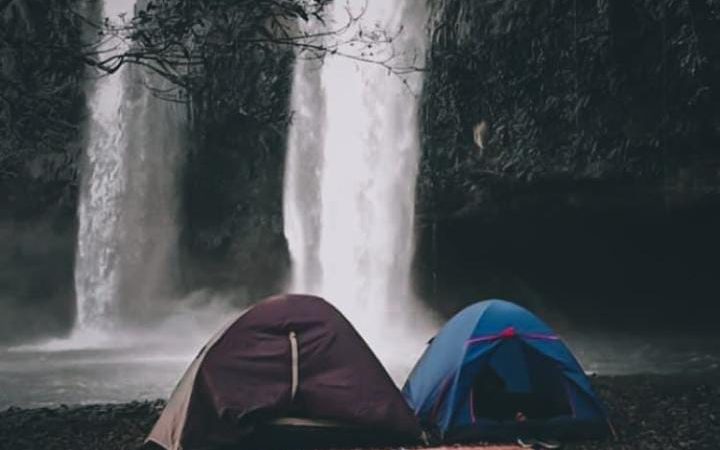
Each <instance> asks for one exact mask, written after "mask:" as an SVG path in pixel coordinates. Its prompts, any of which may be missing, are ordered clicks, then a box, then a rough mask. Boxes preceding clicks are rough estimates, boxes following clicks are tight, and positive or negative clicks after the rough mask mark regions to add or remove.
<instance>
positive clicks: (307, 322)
mask: <svg viewBox="0 0 720 450" xmlns="http://www.w3.org/2000/svg"><path fill="white" fill-rule="evenodd" d="M285 417H296V418H300V419H308V420H311V421H312V420H317V421H318V422H319V423H320V422H324V421H329V422H332V423H340V424H343V425H347V426H349V427H351V428H362V429H367V428H372V430H373V433H375V434H376V435H380V434H387V435H388V436H393V439H402V440H405V441H415V440H417V439H418V438H419V436H420V435H421V430H420V427H419V424H418V421H417V419H416V417H415V416H414V415H413V413H412V411H411V410H410V408H409V407H408V405H407V403H406V402H405V400H404V399H403V396H402V394H401V393H400V391H399V390H398V389H397V388H396V387H395V385H394V383H393V382H392V380H391V378H390V376H389V375H388V374H387V372H386V371H385V369H384V368H383V367H382V365H381V364H380V362H379V361H378V359H377V358H376V357H375V355H374V354H373V353H372V351H371V350H370V348H369V347H368V346H367V344H366V343H365V342H364V341H363V339H362V338H361V337H360V335H359V334H358V333H357V332H356V331H355V329H354V328H353V327H352V325H351V324H350V323H349V322H348V321H347V320H346V319H345V318H344V317H343V316H342V314H341V313H340V312H339V311H338V310H337V309H335V308H334V307H333V306H332V305H330V304H329V303H327V302H326V301H324V300H323V299H321V298H319V297H314V296H306V295H281V296H276V297H271V298H269V299H265V300H263V301H261V302H259V303H258V304H256V305H255V306H254V307H252V308H251V309H249V310H248V311H246V312H245V313H244V314H242V315H241V316H240V317H238V318H237V319H235V320H233V321H232V322H231V323H230V324H229V325H228V326H227V327H225V328H224V329H222V330H220V331H219V332H218V333H217V334H216V335H215V336H214V337H213V338H212V339H211V340H210V341H209V342H208V344H207V345H206V346H205V347H204V348H203V349H202V350H201V351H200V353H199V355H198V356H197V357H196V358H195V360H194V361H193V362H192V364H191V365H190V367H189V368H188V370H187V371H186V373H185V375H184V376H183V377H182V379H181V380H180V382H179V384H178V386H177V387H176V389H175V391H174V392H173V394H172V395H171V397H170V399H169V401H168V404H167V406H166V408H165V410H164V411H163V413H162V414H161V416H160V417H159V419H158V421H157V423H156V424H155V426H154V428H153V429H152V431H151V432H150V435H149V436H148V438H147V443H153V444H156V445H159V446H161V447H163V448H165V449H167V450H191V449H195V448H205V447H211V446H222V445H232V444H236V445H240V447H239V448H244V447H242V443H243V442H249V441H252V440H255V441H257V436H254V435H253V434H254V433H255V432H256V431H257V430H259V429H261V428H263V427H265V426H266V425H267V424H269V423H271V422H272V421H273V420H275V419H280V418H285Z"/></svg>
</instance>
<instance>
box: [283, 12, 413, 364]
mask: <svg viewBox="0 0 720 450" xmlns="http://www.w3.org/2000/svg"><path fill="white" fill-rule="evenodd" d="M329 8H330V9H329V11H327V16H326V17H325V20H324V21H322V22H320V21H318V20H315V21H313V20H311V21H310V22H309V23H307V24H304V25H303V26H304V27H305V30H304V31H305V32H307V33H308V34H318V32H321V31H323V29H324V28H325V27H330V28H334V29H344V28H347V29H346V30H345V31H343V32H341V33H340V34H339V35H332V36H329V37H325V38H323V39H324V42H323V43H324V44H325V45H329V46H333V45H339V47H338V52H336V53H329V54H327V55H326V56H325V57H324V60H322V61H320V60H318V59H317V58H313V57H304V56H303V54H302V53H300V54H299V55H298V58H297V61H296V65H295V72H294V80H293V92H292V99H291V109H292V111H293V121H292V125H291V129H290V136H289V143H288V154H287V161H286V168H285V170H286V172H285V195H284V219H285V235H286V238H287V240H288V246H289V250H290V256H291V262H292V274H291V277H292V280H291V289H292V290H294V291H297V292H311V293H316V294H319V295H322V296H324V297H326V298H327V299H328V300H330V301H332V302H334V303H335V305H336V306H337V307H338V308H339V309H340V310H341V311H342V312H343V313H344V314H345V315H346V316H347V317H348V318H349V319H350V320H351V321H352V322H353V324H355V325H356V327H358V329H359V330H360V331H361V333H362V334H363V335H364V337H365V338H366V339H368V341H369V342H370V343H371V345H373V344H374V346H375V350H376V351H377V350H380V351H381V353H382V349H383V345H382V344H383V343H386V342H387V340H388V339H393V342H394V343H396V342H397V339H399V337H398V336H399V334H398V333H401V331H400V330H403V331H402V332H409V330H410V329H412V328H413V327H414V326H416V325H417V323H418V322H416V320H417V318H416V317H415V316H414V313H415V312H416V310H417V307H416V304H415V302H414V299H413V289H412V285H411V263H412V258H413V251H414V248H413V247H414V241H413V239H414V238H413V226H414V223H413V220H414V204H415V183H416V177H417V171H418V159H419V147H420V145H419V130H418V99H419V95H420V91H421V89H422V74H421V72H418V71H411V72H409V73H406V74H404V75H399V74H398V73H395V72H393V73H391V71H389V70H388V69H387V67H384V66H383V64H380V63H379V62H381V61H386V60H387V64H388V65H390V66H393V67H408V66H423V65H424V60H425V46H426V45H427V43H426V39H427V36H426V33H427V31H426V27H425V24H426V21H427V10H426V6H425V5H424V2H421V1H417V0H396V1H387V0H369V1H368V0H350V1H348V2H347V3H345V2H342V1H336V2H334V6H330V7H329ZM351 16H352V17H358V16H359V19H358V20H357V21H353V22H352V23H350V21H349V20H350V17H351ZM348 24H349V25H350V26H347V25H348ZM385 41H387V42H385ZM388 58H391V59H388ZM358 59H364V60H368V59H369V60H371V62H362V61H359V60H358ZM406 334H407V333H406Z"/></svg>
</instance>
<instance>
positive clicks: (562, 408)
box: [469, 339, 572, 421]
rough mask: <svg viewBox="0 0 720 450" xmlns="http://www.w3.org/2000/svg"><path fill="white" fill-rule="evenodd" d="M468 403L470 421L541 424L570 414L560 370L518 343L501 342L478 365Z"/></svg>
mask: <svg viewBox="0 0 720 450" xmlns="http://www.w3.org/2000/svg"><path fill="white" fill-rule="evenodd" d="M469 403H470V408H471V417H472V419H473V421H476V420H477V419H490V420H495V421H522V420H528V419H530V420H532V419H539V420H545V419H549V418H553V417H558V416H566V415H571V414H572V405H571V402H570V398H569V395H568V390H567V381H566V379H565V377H564V375H563V373H562V371H561V369H560V368H559V367H558V366H557V365H556V363H555V362H554V361H553V360H551V359H549V358H547V357H545V356H544V355H542V354H541V353H539V352H538V351H537V350H535V349H534V348H532V347H531V346H530V345H528V344H526V343H524V342H522V340H520V339H510V340H507V341H504V342H503V343H502V344H500V345H499V346H498V348H497V349H496V350H495V351H494V352H493V353H492V354H491V355H489V356H488V357H487V359H484V360H483V361H481V362H480V367H479V368H478V372H477V374H476V375H475V377H474V378H473V382H472V385H471V390H470V402H469Z"/></svg>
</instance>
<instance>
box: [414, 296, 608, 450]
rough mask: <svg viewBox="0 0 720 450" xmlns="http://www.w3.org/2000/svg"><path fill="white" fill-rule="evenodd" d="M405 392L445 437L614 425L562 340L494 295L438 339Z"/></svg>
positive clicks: (595, 430) (592, 434)
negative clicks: (494, 298)
mask: <svg viewBox="0 0 720 450" xmlns="http://www.w3.org/2000/svg"><path fill="white" fill-rule="evenodd" d="M403 393H404V395H405V397H406V399H407V400H408V402H409V403H410V406H411V407H412V408H413V409H414V411H415V414H416V415H417V416H418V417H419V418H420V420H421V422H422V423H423V424H424V426H425V427H426V429H429V430H431V431H433V432H435V433H436V434H438V435H439V436H440V437H441V438H442V439H443V440H444V441H446V442H450V441H468V440H508V439H516V438H519V437H535V438H554V439H586V438H596V437H603V436H606V435H607V434H608V433H609V432H610V431H611V430H612V428H611V425H610V422H609V421H608V418H607V414H606V412H605V408H604V406H603V405H602V403H601V402H600V400H599V399H598V397H597V396H596V395H595V393H594V392H593V389H592V387H591V386H590V381H589V380H588V378H587V377H586V375H585V373H584V372H583V370H582V368H581V367H580V364H578V362H577V360H576V359H575V357H574V356H573V355H572V353H571V352H570V350H569V349H568V348H567V346H565V344H564V343H563V342H562V340H561V339H560V338H559V337H558V336H557V335H556V334H555V333H554V332H553V330H552V329H551V328H550V327H548V326H547V325H546V324H545V323H544V322H543V321H542V320H540V319H539V318H537V317H536V316H535V315H534V314H532V313H531V312H529V311H528V310H526V309H525V308H523V307H521V306H518V305H516V304H514V303H511V302H507V301H504V300H487V301H483V302H478V303H475V304H473V305H471V306H468V307H467V308H465V309H464V310H462V311H460V312H459V313H458V314H456V315H455V316H454V317H453V318H452V319H450V321H449V322H448V323H447V324H446V325H445V326H444V327H443V328H442V329H441V330H440V332H439V333H438V334H437V336H435V338H434V339H433V340H432V342H431V343H430V345H429V346H428V348H427V349H426V351H425V353H424V354H423V356H422V357H421V358H420V360H419V361H418V363H417V365H416V366H415V368H414V369H413V371H412V373H411V374H410V377H409V378H408V380H407V382H406V384H405V386H404V388H403Z"/></svg>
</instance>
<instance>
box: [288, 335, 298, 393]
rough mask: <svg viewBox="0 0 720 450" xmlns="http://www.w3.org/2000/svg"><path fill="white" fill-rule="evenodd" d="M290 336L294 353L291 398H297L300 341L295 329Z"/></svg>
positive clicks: (292, 352) (291, 351)
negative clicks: (298, 341)
mask: <svg viewBox="0 0 720 450" xmlns="http://www.w3.org/2000/svg"><path fill="white" fill-rule="evenodd" d="M288 338H289V339H290V353H291V355H292V389H291V397H290V400H291V401H292V400H295V394H297V390H298V378H299V370H298V343H297V335H296V334H295V332H294V331H291V332H290V334H289V335H288Z"/></svg>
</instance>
